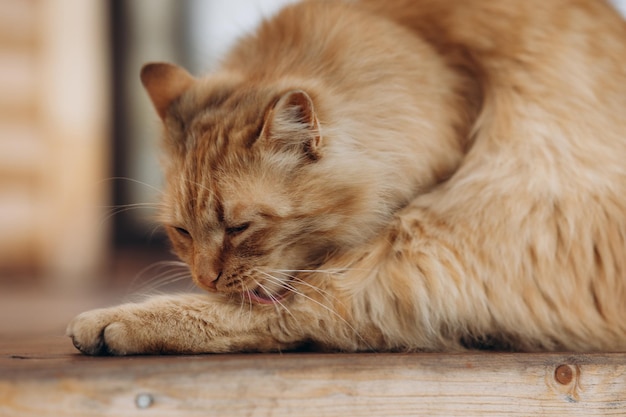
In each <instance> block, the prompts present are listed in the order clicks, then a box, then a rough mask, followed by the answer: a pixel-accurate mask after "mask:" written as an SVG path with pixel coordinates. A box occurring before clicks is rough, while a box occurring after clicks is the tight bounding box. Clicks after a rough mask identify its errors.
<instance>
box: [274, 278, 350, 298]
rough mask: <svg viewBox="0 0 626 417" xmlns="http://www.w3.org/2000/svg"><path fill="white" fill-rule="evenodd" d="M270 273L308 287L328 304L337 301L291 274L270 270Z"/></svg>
mask: <svg viewBox="0 0 626 417" xmlns="http://www.w3.org/2000/svg"><path fill="white" fill-rule="evenodd" d="M271 272H274V273H278V274H280V275H283V276H286V277H288V278H289V279H291V280H292V281H296V282H298V283H299V284H301V285H304V286H305V287H308V288H310V289H312V290H313V291H315V292H317V293H318V294H319V295H321V296H322V297H324V299H325V300H326V301H327V302H329V303H332V302H333V301H338V299H337V297H335V296H333V295H332V294H331V293H329V292H328V291H325V290H323V289H322V288H320V287H318V286H315V285H313V284H310V283H308V282H306V281H305V280H303V279H302V278H298V277H297V276H295V275H291V274H287V273H285V272H280V271H278V270H272V271H271Z"/></svg>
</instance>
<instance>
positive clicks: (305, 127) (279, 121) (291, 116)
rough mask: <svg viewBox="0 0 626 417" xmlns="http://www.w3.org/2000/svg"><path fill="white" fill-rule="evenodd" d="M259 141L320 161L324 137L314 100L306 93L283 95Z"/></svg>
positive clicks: (274, 107)
mask: <svg viewBox="0 0 626 417" xmlns="http://www.w3.org/2000/svg"><path fill="white" fill-rule="evenodd" d="M259 139H260V140H261V141H262V142H264V143H266V144H269V145H271V146H274V147H280V148H283V149H294V150H297V151H300V152H304V153H305V154H306V156H307V157H309V158H310V159H312V160H317V159H319V158H320V157H321V155H322V149H321V142H322V136H321V133H320V126H319V120H318V118H317V114H316V112H315V107H314V106H313V100H311V97H310V96H309V95H308V94H307V93H306V92H305V91H302V90H291V91H289V92H287V93H285V94H283V95H282V96H281V97H280V98H279V99H278V101H276V103H275V104H274V106H273V107H272V108H271V109H270V110H269V111H268V112H267V113H266V116H265V123H264V125H263V129H262V131H261V135H260V138H259Z"/></svg>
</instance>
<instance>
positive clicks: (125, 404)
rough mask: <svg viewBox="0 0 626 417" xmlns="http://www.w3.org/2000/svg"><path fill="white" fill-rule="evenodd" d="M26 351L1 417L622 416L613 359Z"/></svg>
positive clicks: (1, 378)
mask: <svg viewBox="0 0 626 417" xmlns="http://www.w3.org/2000/svg"><path fill="white" fill-rule="evenodd" d="M29 343H30V344H29ZM29 343H26V345H25V343H24V342H22V343H19V342H14V343H12V344H11V343H8V344H7V343H6V342H5V343H4V346H3V347H2V348H0V354H1V357H0V415H2V416H38V417H44V416H58V415H63V416H135V415H137V416H138V415H148V414H149V415H151V416H178V415H181V416H182V415H190V416H195V415H197V416H200V415H201V416H233V417H237V416H296V415H297V416H316V417H317V416H365V415H379V416H450V415H462V416H483V415H506V416H528V415H535V414H536V415H541V416H546V415H555V416H556V415H558V416H565V415H567V416H611V415H613V416H624V415H626V354H623V353H620V354H584V355H571V354H513V353H467V354H453V355H444V354H309V353H290V354H274V355H271V354H270V355H268V354H264V355H257V354H248V355H201V356H160V357H159V356H156V357H128V358H91V357H86V356H81V355H78V354H76V353H74V351H73V348H72V347H71V345H70V343H69V341H67V340H66V339H65V338H62V337H48V338H43V339H41V338H40V339H33V340H31V342H29ZM29 346H30V347H29ZM142 407H144V408H142Z"/></svg>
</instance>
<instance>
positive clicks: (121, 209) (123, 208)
mask: <svg viewBox="0 0 626 417" xmlns="http://www.w3.org/2000/svg"><path fill="white" fill-rule="evenodd" d="M103 208H105V209H108V210H109V212H108V213H107V214H106V215H105V216H103V218H102V219H101V220H100V224H101V225H102V224H104V223H105V222H106V221H107V220H109V219H111V218H112V217H115V216H117V215H119V214H121V213H125V212H127V211H131V210H139V209H145V210H148V209H151V210H158V208H159V205H158V204H153V203H132V204H123V205H118V206H105V207H103Z"/></svg>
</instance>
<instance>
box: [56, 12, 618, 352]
mask: <svg viewBox="0 0 626 417" xmlns="http://www.w3.org/2000/svg"><path fill="white" fill-rule="evenodd" d="M142 80H143V82H144V85H145V86H146V88H147V90H148V92H149V94H150V96H151V98H152V100H153V102H154V104H155V107H156V109H157V111H158V113H159V115H160V116H161V117H162V118H163V120H164V123H165V126H166V140H165V151H166V159H167V161H166V178H167V182H168V184H167V189H166V196H167V197H166V201H165V209H164V214H163V221H164V223H165V225H166V226H167V227H168V232H169V234H170V237H171V238H172V241H173V244H174V247H175V249H176V251H177V253H178V254H179V255H180V256H181V258H182V259H183V260H185V261H186V262H187V263H188V264H189V265H190V268H191V272H192V275H193V277H194V280H195V281H196V282H197V283H198V284H199V285H200V286H201V287H203V288H205V289H207V290H209V291H211V292H217V293H218V295H211V294H207V295H185V296H170V297H156V298H153V299H150V300H148V301H146V302H144V303H140V304H128V305H123V306H119V307H114V308H111V309H105V310H95V311H92V312H87V313H84V314H82V315H80V316H78V317H77V318H76V319H75V320H74V322H73V323H72V324H70V327H69V328H68V333H69V334H70V335H71V336H72V338H73V340H74V343H75V344H76V346H77V347H79V349H81V350H82V351H84V352H86V353H91V354H96V353H105V352H109V353H114V354H128V353H156V352H180V353H198V352H227V351H275V350H280V349H289V348H293V347H297V346H299V345H302V344H309V343H313V344H314V345H315V346H318V347H320V348H325V349H333V350H335V349H336V350H347V351H358V350H455V349H460V348H464V347H466V346H486V345H491V344H494V345H495V346H497V347H502V346H506V347H510V348H513V349H518V350H557V349H568V350H578V351H583V350H623V349H626V215H625V214H626V162H625V161H626V23H624V21H623V20H621V18H620V17H619V16H618V15H617V13H616V12H615V11H613V10H612V9H611V8H610V7H609V6H608V5H607V4H605V3H604V2H601V1H597V0H588V1H583V0H558V1H557V0H554V1H550V2H544V1H539V0H537V1H534V0H533V1H525V2H517V1H515V2H514V1H511V2H490V1H484V0H483V1H481V0H471V1H467V0H463V1H462V0H458V1H457V0H450V1H441V0H419V1H416V0H410V1H409V0H394V1H374V0H363V1H361V2H359V3H338V2H334V3H331V2H308V3H303V4H300V5H295V6H290V7H288V8H287V9H286V10H284V11H283V12H281V14H279V15H278V16H277V17H276V18H274V19H272V20H270V21H269V22H267V23H265V24H264V25H263V26H262V27H261V29H260V30H259V32H258V33H257V34H256V35H254V36H251V37H248V38H245V39H243V40H242V41H241V42H240V43H239V45H238V46H237V47H236V48H235V49H234V50H233V51H232V52H231V54H230V55H228V56H227V57H226V59H225V61H224V65H223V67H222V70H220V71H219V72H218V74H214V75H213V76H209V77H207V78H206V79H201V80H199V81H197V80H195V79H193V78H192V77H191V76H189V75H188V74H187V73H186V72H184V71H183V70H181V69H179V68H177V67H174V66H169V65H165V64H155V65H151V66H148V67H146V68H145V69H144V71H143V73H142Z"/></svg>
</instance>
